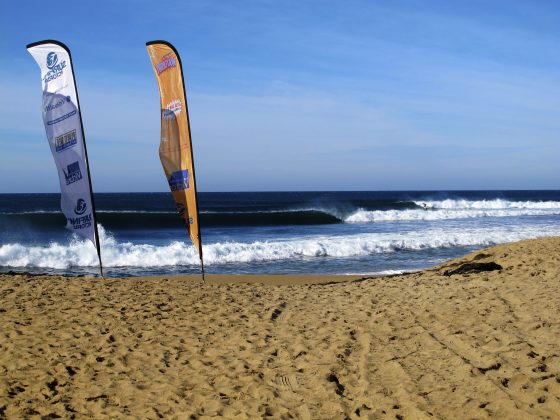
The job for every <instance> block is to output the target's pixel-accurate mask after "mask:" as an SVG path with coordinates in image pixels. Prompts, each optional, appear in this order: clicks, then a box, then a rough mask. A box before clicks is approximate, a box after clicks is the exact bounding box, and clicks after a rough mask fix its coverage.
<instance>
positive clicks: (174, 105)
mask: <svg viewBox="0 0 560 420" xmlns="http://www.w3.org/2000/svg"><path fill="white" fill-rule="evenodd" d="M182 109H183V106H182V104H181V101H180V100H179V99H174V100H172V101H171V102H169V103H168V104H167V105H166V107H165V108H164V109H163V111H161V116H162V117H163V119H164V120H171V119H173V118H177V117H178V116H179V114H180V113H181V110H182Z"/></svg>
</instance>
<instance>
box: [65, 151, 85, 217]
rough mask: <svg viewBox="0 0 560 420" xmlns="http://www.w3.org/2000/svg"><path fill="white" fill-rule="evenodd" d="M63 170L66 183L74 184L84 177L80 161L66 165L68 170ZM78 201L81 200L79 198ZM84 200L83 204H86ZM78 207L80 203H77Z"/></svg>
mask: <svg viewBox="0 0 560 420" xmlns="http://www.w3.org/2000/svg"><path fill="white" fill-rule="evenodd" d="M62 172H64V177H65V178H66V185H70V184H73V183H74V182H76V181H79V180H80V179H82V171H81V170H80V163H79V162H74V163H71V164H70V165H68V166H67V167H66V170H64V169H63V170H62ZM80 200H81V199H80ZM82 201H83V200H82ZM78 202H79V200H78ZM83 202H84V204H83V205H84V206H85V201H83ZM77 208H78V205H77V204H76V209H77ZM76 209H74V211H76ZM84 211H85V208H84ZM82 213H83V212H82ZM76 214H81V213H76Z"/></svg>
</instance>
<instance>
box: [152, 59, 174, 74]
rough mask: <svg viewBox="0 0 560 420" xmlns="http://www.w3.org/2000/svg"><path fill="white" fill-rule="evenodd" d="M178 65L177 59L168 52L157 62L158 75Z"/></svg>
mask: <svg viewBox="0 0 560 420" xmlns="http://www.w3.org/2000/svg"><path fill="white" fill-rule="evenodd" d="M176 66H177V59H176V58H175V57H173V55H172V54H166V55H164V56H163V58H162V59H161V61H160V62H159V63H158V64H156V71H157V74H158V76H159V75H160V74H161V73H163V72H164V71H166V70H169V69H170V68H172V67H176Z"/></svg>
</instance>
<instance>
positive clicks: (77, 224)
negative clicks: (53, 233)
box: [67, 213, 93, 229]
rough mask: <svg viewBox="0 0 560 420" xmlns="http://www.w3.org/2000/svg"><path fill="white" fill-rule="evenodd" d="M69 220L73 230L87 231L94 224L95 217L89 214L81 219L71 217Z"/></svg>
mask: <svg viewBox="0 0 560 420" xmlns="http://www.w3.org/2000/svg"><path fill="white" fill-rule="evenodd" d="M67 220H68V222H69V223H70V224H71V225H72V229H87V228H90V227H91V224H92V223H93V216H92V214H91V213H89V214H86V215H85V216H81V217H69V218H67Z"/></svg>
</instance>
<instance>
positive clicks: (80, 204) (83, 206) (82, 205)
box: [74, 198, 87, 215]
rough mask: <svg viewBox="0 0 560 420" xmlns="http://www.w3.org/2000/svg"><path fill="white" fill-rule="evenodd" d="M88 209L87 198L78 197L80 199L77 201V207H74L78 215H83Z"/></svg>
mask: <svg viewBox="0 0 560 420" xmlns="http://www.w3.org/2000/svg"><path fill="white" fill-rule="evenodd" d="M86 210H87V203H86V200H84V199H83V198H78V201H77V202H76V207H74V213H76V214H77V215H81V214H84V213H85V212H86Z"/></svg>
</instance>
